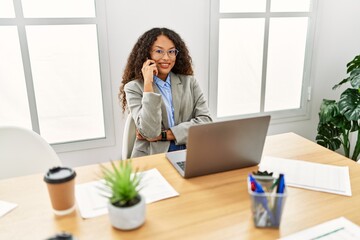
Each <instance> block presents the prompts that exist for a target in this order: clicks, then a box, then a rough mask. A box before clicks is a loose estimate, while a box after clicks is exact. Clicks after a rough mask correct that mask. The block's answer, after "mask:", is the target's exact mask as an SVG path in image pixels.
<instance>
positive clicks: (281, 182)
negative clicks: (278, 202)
mask: <svg viewBox="0 0 360 240" xmlns="http://www.w3.org/2000/svg"><path fill="white" fill-rule="evenodd" d="M284 190H285V179H284V174H282V173H280V174H279V181H278V186H277V189H276V193H284Z"/></svg>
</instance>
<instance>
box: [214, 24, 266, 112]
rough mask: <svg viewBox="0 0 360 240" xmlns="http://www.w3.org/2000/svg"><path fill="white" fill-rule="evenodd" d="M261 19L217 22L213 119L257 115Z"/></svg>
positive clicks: (261, 39) (262, 25)
mask: <svg viewBox="0 0 360 240" xmlns="http://www.w3.org/2000/svg"><path fill="white" fill-rule="evenodd" d="M264 22H265V21H264V19H246V18H242V19H221V20H220V25H219V63H221V64H219V65H218V75H219V77H218V104H217V116H218V117H224V116H231V115H238V114H248V113H255V112H259V110H260V97H261V72H262V54H263V40H264Z"/></svg>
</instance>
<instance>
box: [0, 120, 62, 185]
mask: <svg viewBox="0 0 360 240" xmlns="http://www.w3.org/2000/svg"><path fill="white" fill-rule="evenodd" d="M54 166H61V161H60V159H59V157H58V156H57V154H56V152H55V151H54V149H53V148H52V147H51V146H50V145H49V144H48V143H47V142H46V141H45V140H44V139H43V138H42V137H41V136H40V135H39V134H37V133H35V132H33V131H31V130H29V129H25V128H21V127H15V126H0V179H4V178H10V177H17V176H23V175H30V174H35V173H44V174H45V173H46V171H47V170H48V169H49V168H52V167H54Z"/></svg>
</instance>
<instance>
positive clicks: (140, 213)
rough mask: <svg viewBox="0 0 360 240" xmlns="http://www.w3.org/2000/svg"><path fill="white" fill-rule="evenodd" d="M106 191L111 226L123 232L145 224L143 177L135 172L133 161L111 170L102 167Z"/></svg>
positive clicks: (112, 166)
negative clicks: (141, 187) (142, 193)
mask: <svg viewBox="0 0 360 240" xmlns="http://www.w3.org/2000/svg"><path fill="white" fill-rule="evenodd" d="M100 166H101V170H102V173H103V177H104V184H105V185H104V189H103V190H105V192H106V194H105V195H106V197H108V198H109V202H108V212H109V218H110V222H111V224H112V225H113V226H114V227H115V228H118V229H121V230H131V229H134V228H137V227H139V226H141V225H142V224H143V223H144V222H145V207H146V206H145V199H144V196H142V195H141V194H140V193H139V191H140V188H139V184H140V181H141V175H140V173H138V171H137V170H136V171H133V167H132V161H131V159H129V160H121V161H119V162H118V165H116V164H115V163H114V162H111V168H107V167H105V166H104V165H100Z"/></svg>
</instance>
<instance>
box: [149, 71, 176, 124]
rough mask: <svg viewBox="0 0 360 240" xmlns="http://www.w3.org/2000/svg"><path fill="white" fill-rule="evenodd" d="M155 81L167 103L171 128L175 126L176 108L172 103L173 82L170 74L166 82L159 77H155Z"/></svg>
mask: <svg viewBox="0 0 360 240" xmlns="http://www.w3.org/2000/svg"><path fill="white" fill-rule="evenodd" d="M154 81H155V84H156V86H157V87H158V88H159V90H160V93H161V96H162V99H163V102H164V103H165V107H166V112H167V117H168V123H169V128H170V127H173V126H175V117H174V106H173V101H172V94H171V82H170V74H168V76H167V78H166V80H165V81H163V80H161V79H160V78H158V77H157V76H154Z"/></svg>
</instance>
